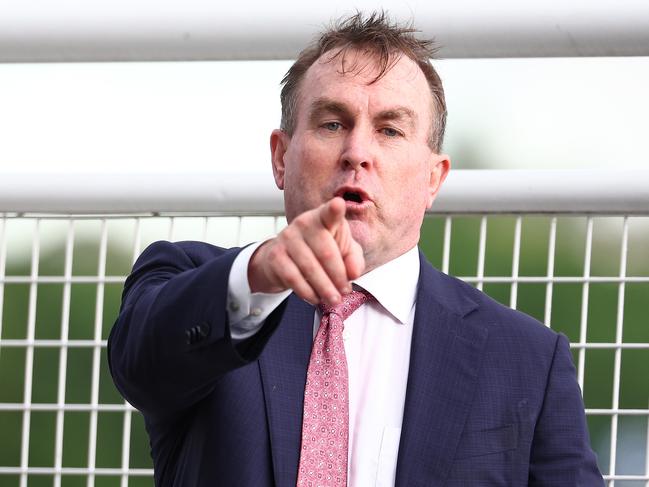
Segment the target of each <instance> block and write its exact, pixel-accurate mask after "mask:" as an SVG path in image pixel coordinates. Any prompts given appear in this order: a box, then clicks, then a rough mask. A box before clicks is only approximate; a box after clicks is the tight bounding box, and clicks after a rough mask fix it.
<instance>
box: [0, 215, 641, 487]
mask: <svg viewBox="0 0 649 487" xmlns="http://www.w3.org/2000/svg"><path fill="white" fill-rule="evenodd" d="M647 213H648V214H649V211H648V212H647ZM283 225H285V221H284V218H283V217H268V216H265V217H232V216H216V215H201V216H191V215H183V216H168V217H165V216H159V215H153V214H151V215H139V216H132V215H124V216H119V215H113V216H107V215H85V216H69V215H63V216H49V215H40V216H38V215H35V216H21V215H17V214H4V215H2V216H1V217H0V316H1V317H2V319H1V320H0V430H1V431H2V441H1V442H0V484H1V485H3V486H5V485H6V486H20V487H24V486H27V485H29V486H40V485H48V486H50V485H54V486H77V485H86V486H93V485H97V486H113V485H115V486H117V485H119V486H127V485H130V486H145V485H146V486H150V485H153V480H152V467H151V459H150V456H149V449H148V440H147V437H146V433H145V431H144V424H143V420H142V417H141V415H140V414H139V413H138V412H137V411H136V410H134V409H133V408H132V407H131V406H130V405H129V404H128V403H126V402H124V400H123V399H122V398H121V397H120V396H119V394H118V393H117V391H116V390H115V388H114V386H113V384H112V381H111V378H110V374H109V371H108V366H107V361H106V339H107V337H108V333H109V331H110V328H111V326H112V323H113V322H114V320H115V317H116V316H117V313H118V308H119V302H120V295H121V289H122V285H123V282H124V279H125V278H126V275H127V274H128V272H129V270H130V267H131V265H132V263H133V261H134V259H135V258H136V257H137V256H138V255H139V254H140V252H141V251H142V250H143V249H144V248H145V247H146V246H147V245H148V244H149V243H151V242H153V241H155V240H160V239H165V240H174V241H175V240H187V239H198V240H203V241H207V242H211V243H213V244H215V245H220V246H224V247H230V246H234V245H239V244H244V243H248V242H251V241H255V240H260V239H264V238H266V237H268V236H269V235H272V234H274V233H276V232H277V231H279V230H281V228H282V227H283ZM420 246H421V248H422V250H423V251H424V253H425V254H426V256H427V257H428V259H429V260H430V261H431V263H433V265H435V266H436V267H438V268H440V269H441V270H443V271H445V272H448V273H451V274H453V275H456V276H459V277H461V278H462V279H464V280H466V281H468V282H470V283H472V284H473V285H475V286H477V287H478V288H480V289H482V290H484V291H485V292H487V293H488V294H490V295H491V296H492V297H494V298H495V299H497V300H499V301H501V302H503V303H505V304H507V305H509V306H512V307H515V308H518V309H520V310H522V311H524V312H527V313H528V314H531V315H532V316H534V317H536V318H537V319H538V320H539V321H541V322H542V323H544V324H545V325H546V326H550V327H552V328H553V329H555V330H557V331H561V332H563V333H564V334H566V335H567V336H568V338H569V339H570V341H571V343H572V350H573V355H574V360H575V364H576V366H577V373H578V380H579V384H580V386H581V387H582V391H583V395H584V401H585V404H586V412H587V418H588V424H589V428H590V433H591V440H592V444H593V448H594V449H595V451H596V452H597V454H598V457H599V465H600V468H601V470H602V472H603V473H605V476H606V479H607V480H608V482H609V485H618V486H647V485H649V459H648V458H647V457H648V456H649V444H648V442H649V434H648V428H649V422H648V421H649V375H647V374H646V371H647V365H648V364H649V313H648V312H647V311H649V253H648V250H649V216H643V215H641V214H640V215H639V214H638V213H637V212H635V213H634V214H633V215H601V216H600V215H592V214H591V215H585V214H584V215H578V214H572V213H565V214H560V213H553V214H546V215H543V214H534V215H532V214H498V215H495V214H494V215H487V214H465V215H458V214H453V215H450V214H449V215H443V214H442V215H440V214H437V215H431V216H429V217H427V219H426V220H425V222H424V226H423V228H422V237H421V242H420Z"/></svg>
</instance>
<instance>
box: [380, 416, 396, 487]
mask: <svg viewBox="0 0 649 487" xmlns="http://www.w3.org/2000/svg"><path fill="white" fill-rule="evenodd" d="M400 440H401V428H395V427H393V426H386V427H385V428H383V436H382V437H381V450H380V451H379V463H378V468H377V470H376V483H375V484H374V485H376V487H393V486H394V478H395V475H396V471H397V455H398V454H399V441H400Z"/></svg>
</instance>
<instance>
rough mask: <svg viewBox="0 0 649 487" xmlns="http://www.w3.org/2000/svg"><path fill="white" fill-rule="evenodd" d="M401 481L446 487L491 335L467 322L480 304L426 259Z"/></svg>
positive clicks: (405, 420)
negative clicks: (482, 357) (484, 352)
mask: <svg viewBox="0 0 649 487" xmlns="http://www.w3.org/2000/svg"><path fill="white" fill-rule="evenodd" d="M416 306H417V308H416V312H415V321H414V328H413V335H412V345H411V352H410V353H411V355H410V369H409V373H408V389H407V392H406V399H405V406H404V416H403V425H402V430H401V442H400V445H399V455H398V460H397V473H396V482H395V485H396V486H397V487H400V486H424V485H425V486H441V485H443V484H444V482H445V481H446V478H447V476H448V474H449V470H450V467H451V465H452V462H453V457H454V455H455V450H456V447H457V445H458V442H459V439H460V436H461V434H462V430H463V427H464V423H465V420H466V417H467V414H468V412H469V409H470V406H471V403H472V400H473V395H474V394H473V392H474V391H475V389H476V380H477V376H478V371H479V367H480V362H481V356H482V349H483V346H484V344H485V343H486V338H487V330H486V329H485V328H482V327H479V326H475V325H473V324H469V323H467V322H466V320H464V319H463V317H464V316H466V315H467V314H468V313H470V312H471V311H472V310H473V309H475V307H476V304H475V303H474V302H473V301H472V300H470V299H469V298H468V297H467V296H466V295H465V293H464V292H462V290H461V289H460V285H459V284H458V283H457V282H456V281H455V280H453V279H451V278H449V277H447V276H444V275H443V274H441V273H439V271H436V270H434V269H433V268H432V266H430V264H428V262H427V261H426V260H425V259H424V258H423V256H422V257H421V272H420V276H419V288H418V292H417V304H416Z"/></svg>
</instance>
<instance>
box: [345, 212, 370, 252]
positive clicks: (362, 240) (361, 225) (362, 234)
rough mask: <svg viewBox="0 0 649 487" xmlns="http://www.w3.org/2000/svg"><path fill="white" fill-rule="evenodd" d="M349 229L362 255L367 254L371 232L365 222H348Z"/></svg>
mask: <svg viewBox="0 0 649 487" xmlns="http://www.w3.org/2000/svg"><path fill="white" fill-rule="evenodd" d="M348 222H349V229H350V230H351V232H352V237H354V240H355V241H356V242H357V243H358V245H360V246H361V248H362V249H363V252H364V253H367V250H368V248H369V247H370V245H369V244H370V242H371V240H372V239H371V235H372V233H371V231H370V228H369V226H368V225H367V223H366V222H363V221H359V220H348Z"/></svg>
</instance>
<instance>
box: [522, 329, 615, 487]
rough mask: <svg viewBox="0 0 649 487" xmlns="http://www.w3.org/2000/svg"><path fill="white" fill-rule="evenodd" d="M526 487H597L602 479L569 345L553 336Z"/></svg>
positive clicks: (566, 341) (561, 338)
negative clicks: (554, 344) (551, 351)
mask: <svg viewBox="0 0 649 487" xmlns="http://www.w3.org/2000/svg"><path fill="white" fill-rule="evenodd" d="M529 485H530V486H539V487H540V486H544V487H547V486H566V487H568V486H570V487H597V486H603V485H604V481H603V479H602V475H601V473H600V471H599V469H598V467H597V458H596V455H595V453H594V452H593V451H592V450H591V447H590V440H589V437H588V427H587V424H586V417H585V414H584V404H583V400H582V397H581V392H580V390H579V385H578V383H577V380H576V374H575V368H574V366H573V363H572V357H571V354H570V347H569V343H568V340H567V339H566V337H565V336H563V335H559V336H558V338H557V342H556V346H555V350H554V357H553V360H552V365H551V368H550V372H549V375H548V381H547V386H546V391H545V399H544V402H543V406H542V409H541V412H540V415H539V418H538V420H537V423H536V428H535V431H534V440H533V444H532V450H531V455H530V470H529Z"/></svg>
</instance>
